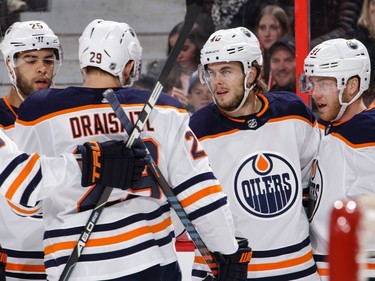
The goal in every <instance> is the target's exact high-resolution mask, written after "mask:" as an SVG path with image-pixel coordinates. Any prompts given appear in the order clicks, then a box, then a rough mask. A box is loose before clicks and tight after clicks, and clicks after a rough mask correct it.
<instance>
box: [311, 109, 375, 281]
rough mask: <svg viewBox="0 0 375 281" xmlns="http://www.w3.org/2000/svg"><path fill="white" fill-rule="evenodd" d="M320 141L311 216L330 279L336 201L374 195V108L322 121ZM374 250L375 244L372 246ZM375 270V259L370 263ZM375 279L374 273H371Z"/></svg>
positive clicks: (317, 252)
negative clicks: (343, 119) (339, 120)
mask: <svg viewBox="0 0 375 281" xmlns="http://www.w3.org/2000/svg"><path fill="white" fill-rule="evenodd" d="M317 128H318V130H319V132H320V135H321V141H320V146H319V153H318V155H317V157H316V160H315V161H314V166H313V167H314V168H313V169H312V171H313V172H312V176H311V185H310V200H309V211H308V217H309V220H310V225H311V227H310V228H311V234H310V236H311V244H312V246H313V249H314V258H315V260H316V263H317V266H318V269H319V274H320V275H321V277H322V280H328V275H329V266H328V263H327V257H328V254H329V253H328V242H329V227H330V217H331V216H330V214H331V212H332V208H333V203H334V202H335V201H336V200H345V199H354V198H355V197H356V196H358V195H364V194H372V195H373V194H375V172H374V169H375V130H374V129H373V128H375V109H374V108H373V109H371V110H366V111H363V112H361V113H359V114H357V115H355V116H354V117H353V118H352V119H350V120H349V121H346V122H342V123H338V124H336V123H332V124H331V123H328V122H324V121H319V126H318V127H317ZM343 247H345V245H343ZM369 250H375V245H369ZM369 263H370V268H375V259H374V258H373V259H372V262H371V261H369ZM368 274H371V276H372V277H375V271H374V270H373V272H368Z"/></svg>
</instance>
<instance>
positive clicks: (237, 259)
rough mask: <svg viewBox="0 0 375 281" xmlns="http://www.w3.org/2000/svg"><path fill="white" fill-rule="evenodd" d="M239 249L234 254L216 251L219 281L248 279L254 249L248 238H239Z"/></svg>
mask: <svg viewBox="0 0 375 281" xmlns="http://www.w3.org/2000/svg"><path fill="white" fill-rule="evenodd" d="M237 242H238V246H239V248H238V250H237V252H235V253H234V254H232V255H223V254H220V253H218V252H215V253H214V256H215V259H216V261H217V263H218V265H219V276H218V280H219V281H246V280H247V265H248V264H249V262H250V259H251V256H252V250H251V248H250V247H249V246H248V241H247V239H246V238H237Z"/></svg>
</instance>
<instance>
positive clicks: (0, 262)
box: [0, 246, 8, 281]
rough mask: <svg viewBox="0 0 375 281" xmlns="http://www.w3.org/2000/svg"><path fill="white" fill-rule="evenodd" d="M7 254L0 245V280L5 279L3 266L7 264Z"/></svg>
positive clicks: (3, 280)
mask: <svg viewBox="0 0 375 281" xmlns="http://www.w3.org/2000/svg"><path fill="white" fill-rule="evenodd" d="M7 257H8V255H7V254H6V253H5V252H4V250H3V248H1V246H0V281H5V266H6V264H7Z"/></svg>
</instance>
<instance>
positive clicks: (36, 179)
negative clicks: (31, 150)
mask: <svg viewBox="0 0 375 281" xmlns="http://www.w3.org/2000/svg"><path fill="white" fill-rule="evenodd" d="M41 180H42V170H41V169H40V168H39V169H38V171H37V173H36V175H35V176H34V177H33V178H32V180H31V181H30V183H29V184H28V185H27V187H26V188H25V191H24V192H23V194H22V196H21V200H20V203H21V205H24V206H27V205H28V202H29V198H30V196H31V194H32V192H33V191H34V190H35V187H36V186H37V185H38V184H39V183H40V181H41Z"/></svg>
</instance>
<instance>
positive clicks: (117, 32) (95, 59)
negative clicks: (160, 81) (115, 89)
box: [79, 19, 142, 87]
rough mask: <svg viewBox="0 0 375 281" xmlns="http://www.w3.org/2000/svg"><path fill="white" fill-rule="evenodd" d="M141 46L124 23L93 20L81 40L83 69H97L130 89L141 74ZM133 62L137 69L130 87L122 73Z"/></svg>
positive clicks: (80, 59)
mask: <svg viewBox="0 0 375 281" xmlns="http://www.w3.org/2000/svg"><path fill="white" fill-rule="evenodd" d="M141 59H142V47H141V45H140V44H139V41H138V38H137V35H136V34H135V32H134V30H133V29H132V28H131V27H130V26H129V25H128V24H127V23H123V22H114V21H106V20H102V19H96V20H93V21H92V22H91V23H89V24H88V26H87V27H86V28H85V30H84V31H83V33H82V36H81V37H80V38H79V61H80V65H81V69H82V68H84V67H86V66H94V67H98V68H100V69H102V70H103V71H106V72H108V73H110V74H112V75H114V76H116V77H118V78H119V80H120V83H121V86H123V87H125V86H131V85H132V84H133V83H134V81H136V80H138V78H139V75H140V72H141ZM131 60H133V61H134V68H133V71H132V74H131V78H130V81H129V83H128V85H125V82H124V81H123V78H122V77H123V76H122V72H123V70H124V68H125V66H126V64H127V63H128V62H129V61H131Z"/></svg>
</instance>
